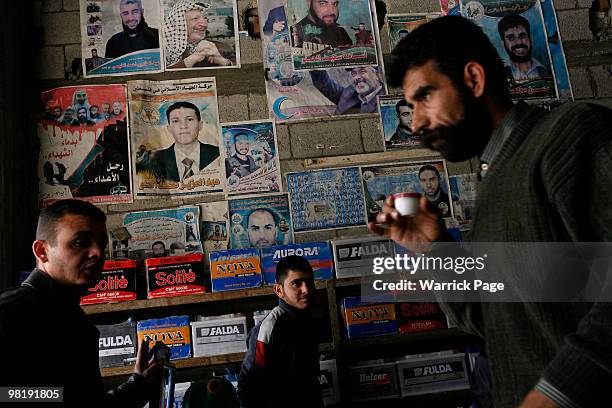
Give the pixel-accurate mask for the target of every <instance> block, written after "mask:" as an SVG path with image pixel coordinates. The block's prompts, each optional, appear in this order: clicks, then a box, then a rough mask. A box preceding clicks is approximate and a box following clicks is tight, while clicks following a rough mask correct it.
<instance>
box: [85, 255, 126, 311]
mask: <svg viewBox="0 0 612 408" xmlns="http://www.w3.org/2000/svg"><path fill="white" fill-rule="evenodd" d="M137 268H138V264H137V262H136V261H134V260H122V261H105V262H104V267H103V269H102V275H101V276H100V278H99V279H98V280H97V281H96V282H95V284H94V285H93V286H91V287H90V288H88V289H87V294H86V295H85V296H82V297H81V305H92V304H96V303H109V302H123V301H126V300H134V299H136V270H137Z"/></svg>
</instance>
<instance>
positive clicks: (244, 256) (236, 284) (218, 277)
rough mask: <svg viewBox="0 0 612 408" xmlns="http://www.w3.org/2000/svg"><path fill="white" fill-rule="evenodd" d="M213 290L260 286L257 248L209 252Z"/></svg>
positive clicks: (259, 265) (221, 290) (220, 290)
mask: <svg viewBox="0 0 612 408" xmlns="http://www.w3.org/2000/svg"><path fill="white" fill-rule="evenodd" d="M210 277H211V282H212V291H213V292H223V291H226V290H235V289H247V288H254V287H258V286H261V282H262V277H261V264H260V260H259V249H257V248H246V249H231V250H228V251H217V252H211V253H210Z"/></svg>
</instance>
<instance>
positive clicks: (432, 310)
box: [395, 302, 448, 333]
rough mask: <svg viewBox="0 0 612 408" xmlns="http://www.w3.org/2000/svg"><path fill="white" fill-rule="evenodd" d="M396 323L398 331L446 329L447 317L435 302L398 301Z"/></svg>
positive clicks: (411, 331) (412, 331)
mask: <svg viewBox="0 0 612 408" xmlns="http://www.w3.org/2000/svg"><path fill="white" fill-rule="evenodd" d="M395 305H396V308H397V325H398V328H399V332H400V333H414V332H420V331H429V330H439V329H446V328H447V327H448V325H447V319H446V315H445V314H444V312H443V311H442V310H441V309H440V305H438V304H437V303H435V302H399V303H396V304H395Z"/></svg>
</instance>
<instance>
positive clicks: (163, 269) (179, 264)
mask: <svg viewBox="0 0 612 408" xmlns="http://www.w3.org/2000/svg"><path fill="white" fill-rule="evenodd" d="M203 261H204V255H203V254H189V255H180V256H166V257H161V258H150V259H147V260H146V261H145V268H146V271H147V288H148V291H147V298H148V299H155V298H162V297H172V296H183V295H195V294H198V293H205V292H206V283H205V278H204V262H203Z"/></svg>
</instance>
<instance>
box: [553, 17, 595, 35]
mask: <svg viewBox="0 0 612 408" xmlns="http://www.w3.org/2000/svg"><path fill="white" fill-rule="evenodd" d="M557 17H558V19H559V31H560V32H561V37H562V38H563V41H572V40H590V39H591V37H592V35H591V31H589V10H588V9H578V10H566V11H559V12H558V13H557Z"/></svg>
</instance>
